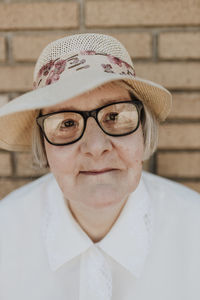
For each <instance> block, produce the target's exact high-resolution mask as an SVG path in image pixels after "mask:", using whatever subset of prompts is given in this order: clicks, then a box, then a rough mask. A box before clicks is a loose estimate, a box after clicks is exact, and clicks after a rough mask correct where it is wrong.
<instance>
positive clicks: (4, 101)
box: [0, 95, 8, 107]
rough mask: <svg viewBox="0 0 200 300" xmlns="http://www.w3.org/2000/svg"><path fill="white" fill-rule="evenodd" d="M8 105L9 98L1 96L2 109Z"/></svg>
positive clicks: (0, 104)
mask: <svg viewBox="0 0 200 300" xmlns="http://www.w3.org/2000/svg"><path fill="white" fill-rule="evenodd" d="M6 103H8V96H6V95H0V107H1V106H3V105H4V104H6Z"/></svg>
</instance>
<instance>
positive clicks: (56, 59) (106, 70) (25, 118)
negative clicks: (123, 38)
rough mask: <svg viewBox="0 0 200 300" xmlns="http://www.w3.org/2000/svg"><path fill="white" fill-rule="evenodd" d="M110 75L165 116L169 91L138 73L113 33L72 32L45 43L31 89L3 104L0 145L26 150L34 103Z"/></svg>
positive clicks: (57, 98) (49, 101) (65, 95)
mask: <svg viewBox="0 0 200 300" xmlns="http://www.w3.org/2000/svg"><path fill="white" fill-rule="evenodd" d="M114 80H124V81H126V82H127V83H128V84H129V85H130V86H131V87H132V88H133V90H134V94H135V95H136V96H137V97H138V98H139V99H140V100H141V101H142V102H143V103H145V104H146V105H147V106H149V107H150V109H151V111H153V113H154V114H155V115H156V117H157V118H158V120H160V121H163V120H164V119H165V118H166V117H167V115H168V114H169V111H170V108H171V94H170V93H169V91H167V90H166V89H165V88H163V87H162V86H160V85H158V84H156V83H153V82H151V81H149V80H145V79H142V78H139V77H137V76H136V75H135V69H134V66H133V63H132V61H131V58H130V56H129V54H128V52H127V50H126V49H125V48H124V46H123V45H122V44H121V43H120V42H119V41H118V40H117V39H115V38H113V37H111V36H107V35H103V34H96V33H84V34H76V35H72V36H67V37H64V38H62V39H59V40H56V41H54V42H52V43H50V44H48V45H47V46H46V47H45V48H44V50H43V51H42V53H41V55H40V56H39V58H38V60H37V62H36V66H35V71H34V83H33V91H31V92H28V93H25V94H24V95H22V96H19V97H17V98H15V99H14V100H12V101H10V102H9V103H8V104H6V105H4V106H3V107H1V109H0V147H1V148H4V149H7V150H14V151H15V150H16V151H17V150H19V151H26V150H30V149H31V132H32V127H33V124H34V122H35V117H36V110H37V109H40V108H43V107H47V106H52V105H55V104H57V103H60V102H63V101H66V100H67V99H71V98H73V97H76V96H78V95H80V94H82V93H85V92H86V91H89V90H92V89H94V88H96V87H98V86H100V85H102V84H105V83H107V82H110V81H114Z"/></svg>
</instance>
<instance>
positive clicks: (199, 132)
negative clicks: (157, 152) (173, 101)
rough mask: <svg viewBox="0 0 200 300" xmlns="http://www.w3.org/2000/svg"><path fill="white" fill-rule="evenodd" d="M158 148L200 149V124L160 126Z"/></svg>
mask: <svg viewBox="0 0 200 300" xmlns="http://www.w3.org/2000/svg"><path fill="white" fill-rule="evenodd" d="M158 146H159V149H200V124H196V123H194V124H165V125H162V126H160V130H159V144H158ZM199 168H200V166H199Z"/></svg>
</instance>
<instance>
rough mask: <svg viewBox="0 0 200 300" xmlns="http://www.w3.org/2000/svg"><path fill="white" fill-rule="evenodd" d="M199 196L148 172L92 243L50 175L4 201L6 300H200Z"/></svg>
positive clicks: (0, 281)
mask: <svg viewBox="0 0 200 300" xmlns="http://www.w3.org/2000/svg"><path fill="white" fill-rule="evenodd" d="M199 216H200V196H199V194H198V193H195V192H193V191H191V190H189V189H187V188H185V187H183V186H180V185H178V184H176V183H173V182H170V181H168V180H165V179H162V178H160V177H158V176H154V175H151V174H148V173H145V172H144V173H143V176H142V179H141V181H140V184H139V186H138V187H137V189H136V190H135V191H134V192H133V193H132V194H131V195H130V197H129V199H128V201H127V203H126V205H125V206H124V208H123V210H122V212H121V214H120V216H119V218H118V220H117V221H116V222H115V224H114V225H113V227H112V228H111V230H110V231H109V233H108V234H107V235H106V236H105V237H104V238H103V239H102V240H101V241H100V242H98V243H93V242H92V241H91V239H90V238H89V237H88V236H87V234H86V233H85V232H84V231H83V230H82V229H81V228H80V226H79V225H78V223H77V222H76V221H75V219H74V218H73V216H72V215H71V212H70V210H69V209H68V207H67V205H66V203H65V201H64V198H63V195H62V193H61V190H60V189H59V187H58V185H57V183H56V181H55V179H54V177H53V176H52V175H51V174H49V175H46V176H43V177H42V178H41V179H39V180H37V181H35V182H33V183H31V184H29V185H26V186H25V187H22V188H20V189H18V190H17V191H15V192H13V193H12V194H11V195H10V196H8V197H6V198H5V199H4V200H1V202H0V299H1V300H13V299H16V300H18V299H19V300H25V299H26V300H27V299H29V300H35V299H37V300H40V299H41V300H55V299H59V300H64V299H65V300H66V299H69V300H122V299H123V300H133V299H134V300H135V299H136V300H147V299H148V300H160V299H162V300H169V299H170V300H179V299H180V300H198V299H200V258H199V253H200V217H199Z"/></svg>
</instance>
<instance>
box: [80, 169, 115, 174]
mask: <svg viewBox="0 0 200 300" xmlns="http://www.w3.org/2000/svg"><path fill="white" fill-rule="evenodd" d="M116 170H117V169H102V170H88V171H80V172H79V173H80V174H83V175H99V174H104V173H108V172H112V171H116Z"/></svg>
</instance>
